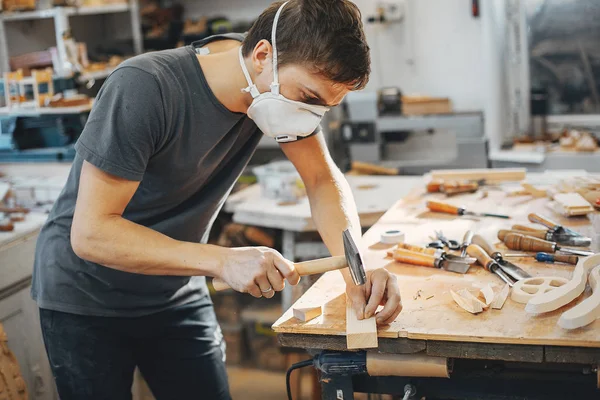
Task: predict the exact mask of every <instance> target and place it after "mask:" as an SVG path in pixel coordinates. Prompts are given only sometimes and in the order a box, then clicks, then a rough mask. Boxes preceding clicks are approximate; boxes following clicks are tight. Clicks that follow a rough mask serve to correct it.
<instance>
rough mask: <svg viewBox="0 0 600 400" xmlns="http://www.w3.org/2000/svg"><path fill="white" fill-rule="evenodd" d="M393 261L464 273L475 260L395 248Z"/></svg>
mask: <svg viewBox="0 0 600 400" xmlns="http://www.w3.org/2000/svg"><path fill="white" fill-rule="evenodd" d="M394 261H397V262H401V263H405V264H410V265H418V266H422V267H431V268H440V269H444V270H446V271H450V272H456V273H459V274H465V273H467V271H468V270H469V267H470V266H471V264H472V263H474V262H475V261H476V260H475V259H474V258H469V257H465V258H464V259H463V260H461V261H457V260H449V259H447V258H446V257H445V254H444V255H442V256H441V257H435V256H432V255H431V254H425V253H418V252H416V251H410V250H406V249H396V250H394Z"/></svg>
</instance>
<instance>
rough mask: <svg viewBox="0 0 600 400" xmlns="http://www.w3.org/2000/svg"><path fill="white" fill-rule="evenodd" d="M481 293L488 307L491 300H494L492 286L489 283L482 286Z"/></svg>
mask: <svg viewBox="0 0 600 400" xmlns="http://www.w3.org/2000/svg"><path fill="white" fill-rule="evenodd" d="M479 291H480V292H481V295H482V296H483V298H484V299H485V304H486V305H487V306H488V307H489V306H490V304H492V302H493V301H494V297H495V294H494V289H493V288H492V286H491V285H490V284H487V285H486V286H484V287H482V288H481V289H480V290H479Z"/></svg>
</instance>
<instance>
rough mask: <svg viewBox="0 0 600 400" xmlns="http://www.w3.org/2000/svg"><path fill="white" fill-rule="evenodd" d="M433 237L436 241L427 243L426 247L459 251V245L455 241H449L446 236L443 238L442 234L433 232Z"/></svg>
mask: <svg viewBox="0 0 600 400" xmlns="http://www.w3.org/2000/svg"><path fill="white" fill-rule="evenodd" d="M435 236H436V238H437V240H435V241H433V242H431V243H429V244H428V245H427V247H432V248H434V249H444V248H446V247H447V248H448V249H450V250H459V249H460V243H458V242H457V241H456V240H450V239H448V238H446V236H444V232H442V231H435Z"/></svg>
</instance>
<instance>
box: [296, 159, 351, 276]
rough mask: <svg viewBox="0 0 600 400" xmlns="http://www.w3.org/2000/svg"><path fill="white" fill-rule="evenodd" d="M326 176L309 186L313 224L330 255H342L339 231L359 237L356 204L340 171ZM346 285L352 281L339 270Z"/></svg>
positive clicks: (342, 246)
mask: <svg viewBox="0 0 600 400" xmlns="http://www.w3.org/2000/svg"><path fill="white" fill-rule="evenodd" d="M330 171H331V173H330V174H328V175H329V176H327V177H324V178H321V179H320V180H319V181H317V183H315V184H314V185H313V187H310V186H308V187H307V192H308V197H309V201H310V207H311V211H312V216H313V220H314V221H315V225H316V226H317V229H318V230H319V233H320V234H321V238H322V239H323V242H325V245H326V246H327V248H328V249H329V252H330V253H331V254H332V255H344V245H343V241H342V235H341V233H342V231H344V230H345V229H350V231H351V232H352V234H353V236H354V238H355V240H357V241H358V240H360V238H361V236H362V232H361V227H360V220H359V217H358V211H357V210H356V204H355V203H354V198H353V196H352V191H351V190H350V185H348V182H347V181H346V178H345V177H344V175H343V174H342V173H341V172H340V170H339V169H338V168H337V167H335V166H332V167H331V168H330ZM341 271H342V274H343V275H344V279H345V280H346V282H347V283H349V282H351V280H352V278H351V276H350V273H349V271H348V270H347V269H343V270H341Z"/></svg>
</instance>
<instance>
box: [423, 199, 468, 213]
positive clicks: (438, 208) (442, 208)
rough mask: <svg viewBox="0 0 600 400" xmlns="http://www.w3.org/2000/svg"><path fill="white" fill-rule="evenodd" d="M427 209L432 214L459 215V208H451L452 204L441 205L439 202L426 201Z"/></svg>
mask: <svg viewBox="0 0 600 400" xmlns="http://www.w3.org/2000/svg"><path fill="white" fill-rule="evenodd" d="M427 208H429V209H430V210H431V211H434V212H440V213H446V214H453V215H458V214H459V213H460V207H456V206H453V205H452V204H447V203H441V202H439V201H428V202H427Z"/></svg>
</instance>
